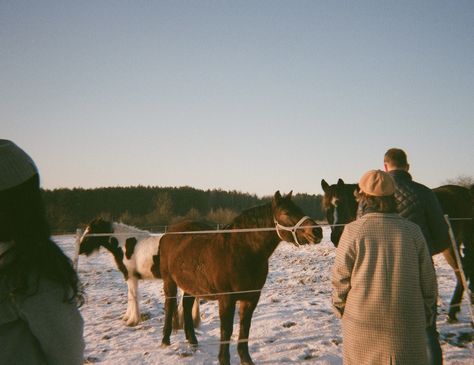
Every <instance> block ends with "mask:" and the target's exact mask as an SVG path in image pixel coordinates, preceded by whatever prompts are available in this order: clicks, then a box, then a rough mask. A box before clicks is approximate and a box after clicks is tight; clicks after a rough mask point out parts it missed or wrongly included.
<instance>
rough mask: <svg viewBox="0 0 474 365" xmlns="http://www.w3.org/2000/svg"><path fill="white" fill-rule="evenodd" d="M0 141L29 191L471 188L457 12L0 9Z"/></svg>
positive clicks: (215, 6) (321, 7) (287, 7)
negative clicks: (33, 166) (376, 176)
mask: <svg viewBox="0 0 474 365" xmlns="http://www.w3.org/2000/svg"><path fill="white" fill-rule="evenodd" d="M0 84H1V87H0V111H1V116H0V137H1V138H8V139H12V140H14V141H15V142H16V143H17V144H19V145H20V146H21V147H23V148H24V149H25V150H26V151H27V152H29V153H30V155H31V156H32V157H33V158H34V159H35V161H36V163H37V165H38V167H39V168H40V173H41V176H42V185H43V187H45V188H57V187H86V188H90V187H102V186H128V185H139V184H141V185H154V186H183V185H188V186H193V187H196V188H201V189H214V188H222V189H225V190H234V189H235V190H238V191H243V192H249V193H256V194H258V195H260V196H261V195H269V194H272V193H273V192H274V191H275V190H277V189H279V190H281V191H282V192H288V191H289V190H294V192H296V193H309V194H313V193H316V194H319V193H321V192H322V191H321V187H320V181H321V179H322V178H324V179H326V180H327V181H328V182H330V183H333V182H335V181H336V180H337V178H339V177H342V178H343V179H344V180H345V181H347V182H355V181H357V180H358V178H359V177H360V176H361V175H362V174H363V173H364V172H365V171H366V170H369V169H373V168H383V164H382V160H383V154H384V153H385V151H386V150H387V149H388V148H390V147H400V148H403V149H405V150H406V152H407V153H408V157H409V162H410V163H411V166H412V168H411V172H412V174H413V176H414V178H415V179H416V180H418V181H420V182H423V183H425V184H426V185H428V186H430V187H435V186H438V185H441V184H442V183H444V182H445V181H446V180H447V179H452V178H455V177H457V176H459V175H468V176H472V175H474V138H473V137H474V2H473V1H472V0H466V1H457V0H456V1H432V0H430V1H414V0H409V1H379V0H377V1H375V0H374V1H316V0H315V1H290V0H288V1H117V0H110V1H105V0H104V1H75V2H70V1H62V0H61V1H21V0H12V1H6V0H2V1H1V2H0Z"/></svg>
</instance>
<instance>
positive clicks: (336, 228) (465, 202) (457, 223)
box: [321, 179, 474, 321]
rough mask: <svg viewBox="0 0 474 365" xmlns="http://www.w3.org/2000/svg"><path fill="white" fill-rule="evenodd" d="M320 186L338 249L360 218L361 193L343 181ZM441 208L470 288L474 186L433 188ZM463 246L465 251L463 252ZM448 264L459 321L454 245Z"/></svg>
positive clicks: (452, 308)
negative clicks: (348, 228) (348, 227)
mask: <svg viewBox="0 0 474 365" xmlns="http://www.w3.org/2000/svg"><path fill="white" fill-rule="evenodd" d="M321 187H322V188H323V191H324V198H323V207H324V209H325V211H326V218H327V221H328V223H329V224H330V225H331V241H332V243H333V244H334V246H336V247H337V245H338V243H339V239H340V238H341V235H342V232H343V231H344V225H345V224H346V223H350V222H352V221H353V220H355V219H356V218H357V208H358V205H357V201H356V197H355V195H356V193H357V192H358V190H359V186H358V184H346V183H344V181H343V180H342V179H339V180H338V181H337V184H333V185H329V184H328V183H327V182H326V181H325V180H324V179H323V180H321ZM433 192H434V193H435V194H436V196H437V198H438V200H439V202H440V205H441V208H442V210H443V212H444V213H445V214H448V216H449V218H450V219H452V221H450V223H451V226H452V228H453V233H454V236H455V238H456V243H457V250H458V252H459V253H463V255H461V256H462V263H463V267H464V272H465V274H466V278H467V279H468V281H469V282H470V288H471V291H472V287H473V285H474V241H473V230H474V222H473V219H472V218H473V217H474V211H473V210H474V191H473V187H471V189H470V190H469V189H467V188H465V187H462V186H457V185H444V186H440V187H438V188H435V189H433ZM456 218H471V219H470V220H456ZM461 246H463V250H462V252H461ZM442 253H443V256H444V257H445V259H446V261H447V262H448V264H449V265H450V266H451V267H452V268H453V270H454V273H455V275H456V280H457V283H456V288H455V290H454V293H453V296H452V298H451V302H450V305H449V313H448V315H449V319H450V320H451V321H455V320H456V315H457V313H458V312H459V311H460V305H461V301H462V296H463V293H464V287H463V285H462V279H461V273H460V272H459V269H458V264H457V262H456V256H455V252H454V250H453V247H452V245H450V246H449V248H447V249H446V250H444V251H443V252H442Z"/></svg>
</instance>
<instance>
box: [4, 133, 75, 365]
mask: <svg viewBox="0 0 474 365" xmlns="http://www.w3.org/2000/svg"><path fill="white" fill-rule="evenodd" d="M81 304H82V294H81V291H80V288H79V281H78V277H77V274H76V272H75V270H74V269H73V267H72V265H71V261H70V260H69V258H68V257H67V256H66V255H65V254H64V253H63V252H62V251H61V249H60V248H59V247H58V246H57V245H56V243H54V242H53V241H52V239H51V237H50V230H49V226H48V223H47V221H46V217H45V210H44V206H43V201H42V198H41V191H40V184H39V175H38V171H37V169H36V166H35V164H34V162H33V161H32V159H31V158H30V157H29V156H28V155H27V154H26V153H25V152H24V151H23V150H22V149H21V148H19V147H18V146H17V145H16V144H14V143H13V142H11V141H8V140H2V139H0V363H2V364H22V365H30V364H31V365H33V364H48V365H66V364H67V365H76V364H78V365H79V364H81V365H82V364H83V363H84V359H83V357H84V340H83V320H82V317H81V315H80V313H79V309H78V306H80V305H81Z"/></svg>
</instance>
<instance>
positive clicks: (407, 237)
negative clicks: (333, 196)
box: [332, 170, 438, 365]
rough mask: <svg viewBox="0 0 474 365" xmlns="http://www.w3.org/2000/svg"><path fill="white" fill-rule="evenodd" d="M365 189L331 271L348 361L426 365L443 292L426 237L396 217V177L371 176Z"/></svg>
mask: <svg viewBox="0 0 474 365" xmlns="http://www.w3.org/2000/svg"><path fill="white" fill-rule="evenodd" d="M359 187H360V192H359V194H358V197H357V198H358V201H359V206H360V207H362V216H361V217H360V218H359V219H357V220H356V221H354V222H352V223H350V224H348V225H347V226H346V227H345V229H344V232H343V234H342V236H341V240H340V242H339V245H338V247H337V250H336V260H335V263H334V266H333V271H332V285H333V295H332V303H333V307H334V310H335V313H336V315H337V316H339V317H341V318H342V331H343V357H344V364H347V365H350V364H354V365H367V364H374V365H384V364H391V365H394V364H400V365H411V364H413V365H423V364H427V361H428V359H427V352H426V332H425V328H426V327H427V326H429V325H430V323H431V320H432V317H433V315H434V313H433V308H434V305H435V303H436V298H437V295H438V293H437V282H436V274H435V270H434V267H433V263H432V261H431V256H430V253H429V252H428V248H427V245H426V241H425V238H424V237H423V234H422V232H421V230H420V228H419V226H418V225H416V224H415V223H412V222H410V221H408V220H406V219H405V218H402V217H401V216H400V215H398V214H397V213H396V202H395V199H394V192H395V182H394V180H393V178H392V177H391V176H390V174H388V173H386V172H383V171H381V170H371V171H368V172H367V173H365V174H364V175H363V176H362V178H361V179H360V181H359Z"/></svg>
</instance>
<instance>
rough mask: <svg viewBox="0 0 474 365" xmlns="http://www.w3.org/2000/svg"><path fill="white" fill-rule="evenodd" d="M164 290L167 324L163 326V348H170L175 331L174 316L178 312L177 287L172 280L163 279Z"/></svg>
mask: <svg viewBox="0 0 474 365" xmlns="http://www.w3.org/2000/svg"><path fill="white" fill-rule="evenodd" d="M163 290H164V292H165V297H166V299H165V323H164V326H163V339H162V340H161V345H162V346H169V345H170V344H171V342H170V335H171V331H172V329H173V314H174V312H175V311H176V293H177V286H176V283H175V282H174V281H172V280H171V279H170V278H167V279H166V280H165V279H163Z"/></svg>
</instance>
